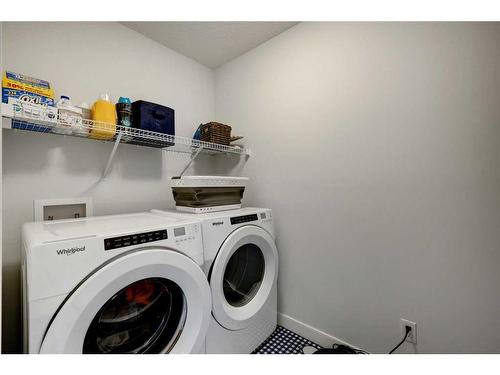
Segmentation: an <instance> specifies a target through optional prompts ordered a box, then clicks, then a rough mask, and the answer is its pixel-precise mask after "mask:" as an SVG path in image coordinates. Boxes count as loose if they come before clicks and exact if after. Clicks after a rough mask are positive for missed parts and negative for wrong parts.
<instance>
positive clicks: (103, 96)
mask: <svg viewBox="0 0 500 375" xmlns="http://www.w3.org/2000/svg"><path fill="white" fill-rule="evenodd" d="M101 100H106V101H107V102H109V95H108V94H101Z"/></svg>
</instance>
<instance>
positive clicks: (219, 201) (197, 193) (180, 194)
mask: <svg viewBox="0 0 500 375" xmlns="http://www.w3.org/2000/svg"><path fill="white" fill-rule="evenodd" d="M244 191H245V188H244V187H243V186H236V187H173V188H172V192H173V194H174V200H175V203H176V204H177V206H185V207H213V206H225V205H230V204H240V203H241V199H242V198H243V192H244Z"/></svg>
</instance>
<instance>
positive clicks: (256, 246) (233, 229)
mask: <svg viewBox="0 0 500 375" xmlns="http://www.w3.org/2000/svg"><path fill="white" fill-rule="evenodd" d="M152 212H154V213H157V214H160V215H166V216H168V217H182V218H190V219H197V220H199V221H200V223H201V224H202V231H203V248H204V256H205V265H204V271H205V274H206V275H207V278H208V281H209V284H210V288H211V292H212V318H211V321H210V327H209V329H208V333H207V337H206V350H207V353H251V352H252V351H253V350H254V349H256V348H257V347H258V346H259V345H260V344H261V343H262V342H263V341H264V340H265V339H266V338H267V337H269V335H271V333H272V332H273V331H274V329H275V328H276V324H277V278H278V251H277V249H276V244H275V234H274V225H273V217H272V211H271V210H270V209H264V208H242V209H237V210H230V211H221V212H213V213H203V214H189V213H180V212H178V211H159V210H153V211H152Z"/></svg>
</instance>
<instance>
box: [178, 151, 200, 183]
mask: <svg viewBox="0 0 500 375" xmlns="http://www.w3.org/2000/svg"><path fill="white" fill-rule="evenodd" d="M201 150H203V147H201V146H200V147H199V148H198V150H196V152H194V153H193V154H191V160H189V163H187V165H186V166H185V167H184V169H183V170H182V172H181V173H180V174H179V178H181V177H182V175H183V174H184V173H186V171H187V170H188V168H189V167H190V165H191V164H192V163H193V161H194V159H196V157H197V156H198V155H199V154H200V152H201Z"/></svg>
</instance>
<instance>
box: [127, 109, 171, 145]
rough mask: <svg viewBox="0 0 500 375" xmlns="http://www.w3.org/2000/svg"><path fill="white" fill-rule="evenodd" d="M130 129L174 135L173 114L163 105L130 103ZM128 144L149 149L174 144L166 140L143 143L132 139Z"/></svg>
mask: <svg viewBox="0 0 500 375" xmlns="http://www.w3.org/2000/svg"><path fill="white" fill-rule="evenodd" d="M132 127H133V128H137V129H142V130H149V131H153V132H157V133H163V134H169V135H175V112H174V110H173V109H172V108H169V107H165V106H163V105H159V104H155V103H150V102H146V101H144V100H138V101H136V102H133V103H132ZM130 143H134V144H141V145H144V146H151V147H167V146H172V145H173V144H174V143H173V142H169V141H167V140H148V141H144V140H141V139H138V138H134V139H133V140H132V141H131V142H130Z"/></svg>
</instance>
